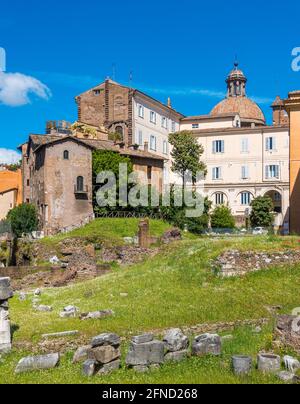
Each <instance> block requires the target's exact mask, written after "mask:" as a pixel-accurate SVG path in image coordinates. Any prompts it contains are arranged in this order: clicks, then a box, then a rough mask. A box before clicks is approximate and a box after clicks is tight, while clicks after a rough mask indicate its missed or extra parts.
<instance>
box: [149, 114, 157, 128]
mask: <svg viewBox="0 0 300 404" xmlns="http://www.w3.org/2000/svg"><path fill="white" fill-rule="evenodd" d="M150 122H151V123H153V124H155V125H156V112H154V111H150Z"/></svg>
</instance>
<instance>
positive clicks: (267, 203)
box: [250, 196, 274, 227]
mask: <svg viewBox="0 0 300 404" xmlns="http://www.w3.org/2000/svg"><path fill="white" fill-rule="evenodd" d="M251 207H252V212H251V215H250V221H251V226H252V227H271V226H272V224H273V222H274V214H273V210H274V206H273V201H272V199H271V198H270V197H269V196H259V197H258V198H256V199H254V200H253V201H252V203H251Z"/></svg>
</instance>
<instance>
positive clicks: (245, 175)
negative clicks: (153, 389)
mask: <svg viewBox="0 0 300 404" xmlns="http://www.w3.org/2000/svg"><path fill="white" fill-rule="evenodd" d="M249 178H250V175H249V166H242V180H248V179H249Z"/></svg>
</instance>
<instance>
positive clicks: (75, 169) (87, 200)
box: [43, 141, 93, 234]
mask: <svg viewBox="0 0 300 404" xmlns="http://www.w3.org/2000/svg"><path fill="white" fill-rule="evenodd" d="M65 150H67V151H68V152H69V160H64V158H63V154H64V151H65ZM79 176H81V177H83V179H84V191H86V193H82V194H75V186H76V181H77V177H79ZM44 189H45V193H46V202H47V205H48V207H47V208H45V210H44V218H43V222H44V226H45V230H46V232H47V233H48V234H49V233H50V234H51V233H55V232H57V231H60V230H62V229H63V228H69V227H70V226H74V225H79V224H80V223H81V222H84V221H85V220H86V219H87V218H88V217H91V216H92V215H93V203H92V191H93V190H92V153H91V150H90V149H88V148H86V147H84V146H82V145H80V144H78V143H76V142H72V141H69V142H63V143H59V144H56V145H55V146H49V147H48V148H47V151H46V158H45V187H44Z"/></svg>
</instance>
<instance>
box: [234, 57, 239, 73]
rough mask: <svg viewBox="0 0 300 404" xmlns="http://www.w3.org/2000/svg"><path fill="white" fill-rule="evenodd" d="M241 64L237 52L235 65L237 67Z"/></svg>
mask: <svg viewBox="0 0 300 404" xmlns="http://www.w3.org/2000/svg"><path fill="white" fill-rule="evenodd" d="M238 66H239V60H238V55H237V54H235V59H234V67H235V68H236V69H237V68H238Z"/></svg>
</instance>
